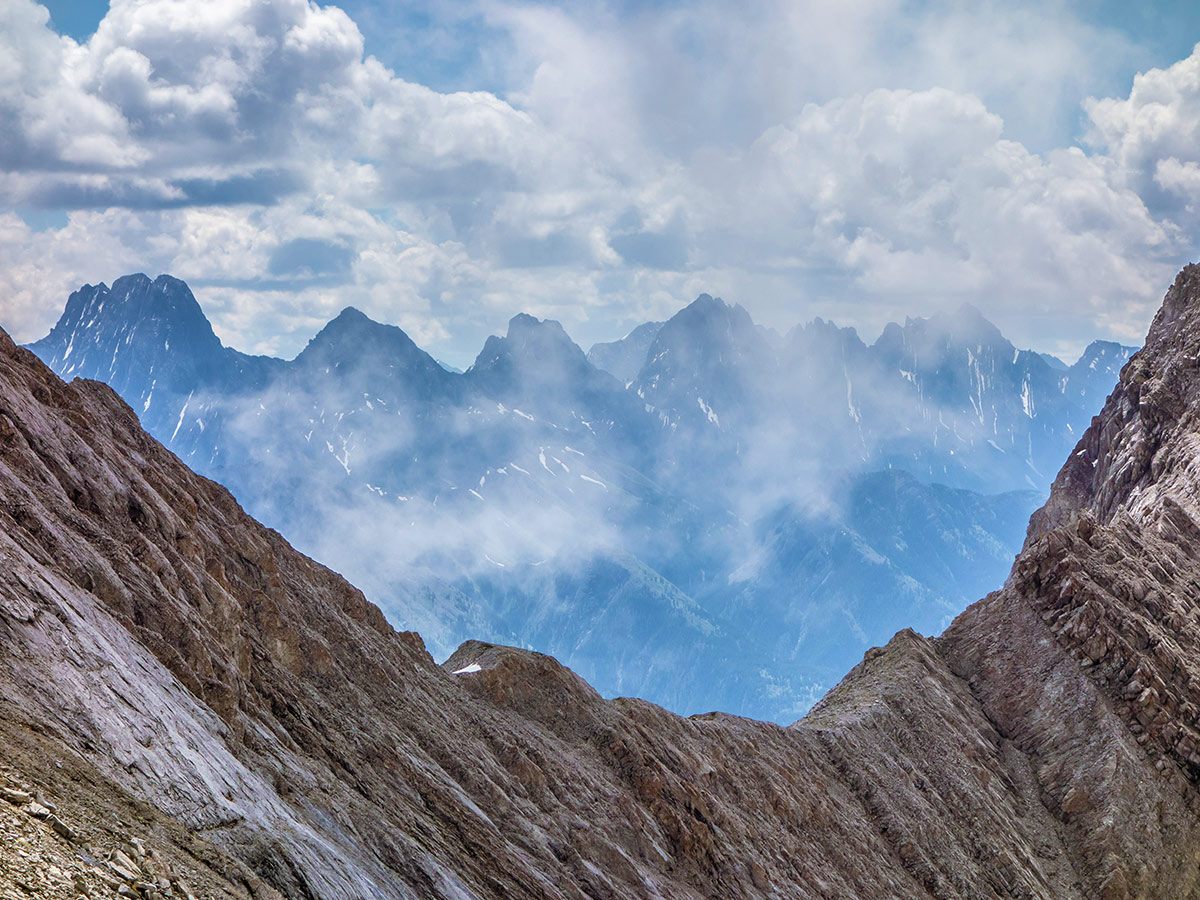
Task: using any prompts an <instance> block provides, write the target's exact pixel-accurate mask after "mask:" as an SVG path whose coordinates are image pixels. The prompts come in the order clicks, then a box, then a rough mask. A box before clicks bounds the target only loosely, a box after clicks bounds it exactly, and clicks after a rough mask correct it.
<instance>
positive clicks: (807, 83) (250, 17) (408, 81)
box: [0, 0, 1200, 366]
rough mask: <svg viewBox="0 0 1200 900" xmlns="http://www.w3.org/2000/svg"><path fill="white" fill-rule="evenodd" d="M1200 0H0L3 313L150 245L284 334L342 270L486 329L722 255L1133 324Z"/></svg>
mask: <svg viewBox="0 0 1200 900" xmlns="http://www.w3.org/2000/svg"><path fill="white" fill-rule="evenodd" d="M1197 7H1198V5H1197V4H1194V3H1155V4H1127V3H1117V2H1110V0H1092V2H1083V0H1080V2H1069V0H1039V2H1023V0H1014V2H1005V3H999V2H997V3H992V2H987V0H983V2H954V0H926V2H906V0H843V2H839V3H836V4H835V3H829V2H826V0H792V2H772V0H762V2H759V3H755V4H743V3H736V2H726V0H698V2H689V3H687V4H680V3H668V2H664V3H639V2H633V0H613V2H608V3H603V2H601V3H596V2H586V3H585V2H570V0H566V2H559V3H512V2H505V0H442V2H436V3H432V2H421V0H413V2H409V3H393V2H385V0H348V2H347V3H345V4H344V5H342V6H333V5H318V4H316V3H310V2H306V0H270V2H267V0H207V2H204V3H197V2H191V0H113V2H112V3H111V4H106V3H96V2H88V0H55V2H52V3H50V4H49V7H46V6H41V5H38V4H36V3H34V2H32V0H0V324H2V325H3V326H4V327H5V328H6V329H7V330H8V331H9V332H10V333H11V334H12V335H13V336H14V337H15V338H16V339H17V340H19V341H27V340H33V339H36V338H38V337H40V336H41V335H42V334H44V333H45V332H46V331H47V330H48V329H49V327H50V326H51V325H52V324H53V322H54V321H55V320H56V318H57V316H58V314H59V313H60V312H61V310H62V307H63V304H64V303H65V300H66V297H67V295H68V293H69V292H70V291H71V290H73V289H75V288H77V287H78V286H80V285H82V284H84V283H96V282H100V281H104V282H107V283H111V282H112V281H113V280H114V279H115V278H117V277H119V276H120V275H122V274H127V273H129V272H135V271H142V272H146V273H147V274H149V275H151V276H155V275H158V274H160V273H169V274H172V275H175V276H177V277H180V278H183V279H185V280H186V281H187V282H188V283H189V284H190V285H191V287H192V289H193V291H194V292H195V293H196V295H197V297H198V299H199V300H200V302H201V304H202V306H203V307H204V308H205V310H206V312H207V313H208V314H209V317H210V318H211V319H212V320H213V325H214V328H215V329H216V331H217V333H218V334H219V335H220V336H221V337H222V339H223V340H224V341H225V342H226V343H227V344H230V345H232V346H234V347H237V348H238V349H240V350H244V351H247V352H253V353H270V354H273V355H279V356H285V357H290V356H292V355H294V354H295V353H296V352H298V351H299V350H300V349H301V348H302V347H303V346H304V344H305V343H306V341H307V340H308V339H309V338H310V337H311V336H312V335H313V334H314V333H315V332H316V331H317V330H319V328H320V327H321V326H322V325H323V324H324V323H325V322H326V321H328V320H329V319H331V318H332V317H333V316H335V315H336V314H337V312H338V311H339V310H340V309H342V308H343V307H345V306H348V305H353V306H356V307H358V308H359V309H361V310H363V311H364V312H366V313H367V314H368V315H370V316H372V317H373V318H375V319H377V320H380V321H385V322H389V323H394V324H397V325H400V326H401V327H402V328H404V329H405V330H406V331H407V332H408V333H409V334H410V335H411V336H412V337H413V338H414V340H416V341H417V343H419V344H420V345H421V346H423V347H424V348H426V349H427V350H429V351H430V352H431V353H433V354H434V355H435V356H437V357H439V358H441V359H443V360H446V361H448V362H450V363H453V364H455V365H459V366H465V365H468V364H469V363H470V362H471V360H472V359H473V358H474V355H475V353H476V352H478V350H479V348H480V347H481V346H482V344H483V341H484V338H485V337H486V336H487V335H488V334H491V333H500V332H503V330H504V328H505V326H506V323H507V321H508V319H509V318H510V317H511V316H512V315H514V314H515V313H517V312H521V311H524V312H529V313H532V314H534V315H537V316H540V317H549V318H554V319H558V320H559V321H561V322H562V323H563V325H564V326H565V327H566V328H567V330H568V332H569V333H570V334H571V335H572V336H573V337H574V338H575V340H576V341H578V342H579V343H580V344H581V345H582V346H584V347H585V348H586V347H587V346H589V345H590V344H591V343H592V342H594V341H599V340H612V339H615V338H618V337H620V336H621V335H623V334H624V333H626V332H628V331H629V330H631V329H632V328H633V327H634V326H636V325H637V324H639V323H640V322H643V321H647V320H653V319H662V318H665V317H667V316H669V315H671V314H672V313H673V312H675V311H676V310H677V309H679V308H680V307H682V306H683V305H685V304H686V303H688V302H689V301H690V300H692V299H694V298H695V296H696V295H698V294H699V293H701V292H708V293H712V294H715V295H718V296H721V297H723V298H724V299H726V300H727V301H729V302H737V303H740V304H742V305H743V306H745V307H746V308H747V309H748V310H749V311H750V312H751V314H752V315H753V316H754V318H755V319H756V320H757V321H759V322H762V323H764V324H767V325H770V326H772V327H775V328H778V329H780V330H786V329H787V328H789V327H791V326H792V325H794V324H797V323H799V322H803V321H808V320H811V319H812V318H814V317H816V316H821V317H823V318H826V319H832V320H834V321H836V322H838V323H839V324H844V325H853V326H856V327H858V328H859V329H860V331H861V332H862V334H863V336H864V337H865V338H866V339H868V340H870V339H873V338H874V337H875V336H876V335H877V334H878V333H879V331H880V329H881V328H882V326H883V325H884V324H885V323H886V322H888V321H891V320H899V321H903V319H904V318H905V317H907V316H920V315H929V314H932V313H935V312H937V311H939V310H943V309H948V308H953V307H957V306H958V305H961V304H962V303H964V302H969V303H972V304H974V305H975V306H977V307H979V308H980V309H982V310H983V311H984V312H985V314H986V315H987V316H988V317H989V318H990V319H992V321H994V322H995V323H996V324H997V325H998V326H999V327H1000V328H1001V330H1002V331H1004V333H1005V334H1006V335H1007V336H1008V337H1009V338H1010V339H1012V340H1013V341H1014V342H1015V343H1017V344H1018V345H1019V346H1023V347H1032V348H1034V349H1038V350H1042V351H1046V352H1053V353H1057V354H1059V355H1060V356H1062V357H1063V358H1065V359H1068V360H1070V359H1073V358H1074V357H1075V356H1076V355H1077V354H1078V353H1079V351H1080V350H1081V349H1082V347H1083V346H1084V345H1085V344H1086V343H1087V342H1088V341H1090V340H1092V339H1093V338H1106V339H1114V340H1120V341H1122V342H1124V343H1139V342H1140V340H1141V338H1142V336H1143V335H1144V333H1145V329H1146V327H1147V325H1148V324H1149V321H1150V318H1151V317H1152V315H1153V313H1154V311H1155V309H1156V308H1157V306H1158V304H1159V302H1160V300H1161V297H1162V295H1163V293H1164V292H1165V290H1166V288H1167V287H1168V286H1169V284H1170V281H1171V279H1172V278H1173V276H1174V273H1175V271H1176V270H1177V269H1178V268H1179V267H1180V266H1181V265H1182V264H1183V263H1185V262H1189V261H1193V260H1195V258H1196V256H1197V238H1196V235H1197V227H1198V225H1200V214H1198V212H1197V209H1198V205H1197V200H1198V199H1200V51H1197V50H1196V48H1195V44H1196V42H1197V41H1200V9H1198V8H1197Z"/></svg>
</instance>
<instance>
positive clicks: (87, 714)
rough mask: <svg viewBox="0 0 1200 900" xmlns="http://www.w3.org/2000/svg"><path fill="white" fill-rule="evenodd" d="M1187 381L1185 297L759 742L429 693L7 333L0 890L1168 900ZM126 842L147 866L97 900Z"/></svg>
mask: <svg viewBox="0 0 1200 900" xmlns="http://www.w3.org/2000/svg"><path fill="white" fill-rule="evenodd" d="M1198 359H1200V269H1197V268H1195V267H1189V268H1188V269H1185V270H1184V272H1183V273H1181V275H1180V277H1179V279H1178V280H1177V281H1176V283H1175V285H1174V287H1172V289H1171V291H1170V292H1169V293H1168V295H1167V299H1166V303H1165V304H1164V307H1163V310H1162V312H1161V313H1160V314H1159V316H1158V318H1157V319H1156V320H1155V323H1154V325H1153V327H1152V329H1151V331H1150V336H1149V339H1148V341H1147V346H1146V348H1145V349H1144V350H1143V351H1142V352H1141V353H1139V354H1138V355H1137V356H1136V357H1135V358H1134V359H1133V360H1131V361H1130V363H1129V364H1128V365H1127V366H1126V368H1125V370H1124V372H1123V374H1122V378H1121V382H1120V384H1119V386H1118V388H1117V389H1116V391H1115V392H1114V393H1113V395H1112V397H1111V398H1110V399H1109V401H1108V403H1107V405H1106V406H1105V409H1104V411H1103V412H1102V414H1101V415H1100V416H1098V417H1097V418H1096V419H1095V420H1094V421H1093V424H1092V426H1091V428H1090V429H1089V430H1088V432H1087V433H1086V434H1085V435H1084V437H1083V439H1082V440H1081V441H1080V444H1079V446H1078V447H1077V448H1076V450H1075V451H1074V453H1073V455H1072V456H1071V458H1070V460H1069V461H1068V463H1067V465H1066V466H1065V467H1064V468H1063V470H1062V472H1061V474H1060V475H1059V477H1058V480H1057V481H1056V483H1055V487H1054V491H1053V494H1052V496H1051V499H1050V501H1049V502H1048V503H1047V505H1046V507H1045V509H1044V510H1042V511H1041V512H1040V513H1039V514H1038V515H1036V516H1035V517H1034V519H1033V521H1032V522H1031V525H1030V530H1029V536H1028V540H1027V542H1026V546H1025V549H1024V551H1023V553H1022V554H1021V556H1020V557H1019V558H1018V560H1017V562H1016V564H1015V566H1014V568H1013V571H1012V575H1011V576H1010V578H1009V579H1008V581H1007V583H1006V584H1005V585H1004V586H1003V588H1001V589H1000V590H998V591H996V592H995V593H993V594H991V595H989V596H988V597H986V598H984V599H983V600H981V601H980V602H979V603H977V604H976V605H975V606H973V607H971V608H970V609H969V610H968V611H967V612H965V613H964V614H963V615H962V616H960V617H959V618H958V619H957V620H956V621H955V623H954V624H953V626H952V627H951V628H950V629H949V630H948V631H947V632H946V633H945V634H944V635H942V636H941V637H939V638H937V639H932V640H931V639H928V638H925V637H921V636H919V635H917V634H915V633H913V632H911V631H904V632H901V633H900V634H898V635H897V636H896V637H895V638H894V639H893V640H892V641H891V642H890V643H889V644H888V645H887V646H886V647H883V648H879V649H876V650H872V651H870V652H869V653H868V654H867V656H866V658H865V659H864V660H863V662H862V663H861V664H860V665H859V666H857V667H856V668H855V669H854V670H853V671H852V672H851V673H850V674H849V675H848V676H847V677H846V679H845V680H844V681H843V682H842V683H841V684H840V685H839V686H838V687H836V688H835V689H834V690H833V691H831V692H830V693H829V694H828V696H827V697H826V698H825V699H824V700H823V701H822V702H821V703H819V704H818V705H817V706H816V707H815V708H814V710H813V711H812V713H811V714H810V715H809V716H807V717H806V718H805V719H803V720H801V721H800V722H797V723H796V724H794V725H792V726H791V727H788V728H781V727H778V726H776V725H771V724H765V723H759V722H753V721H749V720H745V719H739V718H736V717H732V716H727V715H722V714H719V713H717V714H710V715H704V716H693V717H691V718H687V719H684V718H680V717H678V716H675V715H672V714H670V713H667V712H666V711H664V710H662V709H660V708H658V707H655V706H653V705H651V704H649V703H645V702H643V701H638V700H628V699H620V700H615V701H606V700H604V699H603V698H601V697H600V696H599V695H598V694H596V693H595V691H593V690H592V689H591V688H590V687H589V686H588V685H587V684H586V683H585V682H584V681H583V680H582V679H580V678H579V677H577V676H576V675H574V674H573V673H572V672H570V671H568V670H567V669H565V668H563V667H562V666H560V665H559V664H558V663H557V662H555V661H554V660H553V659H552V658H550V657H546V656H542V655H539V654H535V653H529V652H525V651H520V650H515V649H512V648H506V647H498V646H495V645H492V644H483V643H477V642H469V643H467V644H464V645H463V646H462V647H461V648H460V649H459V650H458V652H457V653H455V654H454V656H453V657H451V659H449V660H448V661H447V662H446V663H445V664H444V666H437V665H436V664H435V663H434V661H433V660H432V659H431V658H430V656H429V655H428V654H427V653H426V652H425V650H424V647H423V645H422V643H421V640H420V638H419V637H418V636H416V635H414V634H401V633H396V632H394V631H393V630H392V629H391V628H390V627H389V626H388V625H387V623H386V622H385V620H384V619H383V617H382V615H381V614H380V613H379V612H378V610H376V609H375V608H374V607H373V606H371V605H370V604H368V603H367V602H366V601H365V600H364V598H363V597H362V595H361V594H360V593H359V592H358V591H356V590H355V589H354V588H352V587H351V586H350V585H348V584H346V583H345V582H344V581H343V580H342V579H341V578H339V577H338V576H337V575H335V574H334V573H332V572H330V571H328V570H326V569H324V568H322V567H321V566H319V565H317V564H316V563H313V562H312V561H311V560H309V559H307V558H305V557H303V556H301V555H300V554H298V553H296V552H295V551H293V550H292V549H291V548H290V547H289V546H288V545H287V544H286V543H285V542H284V541H283V540H282V538H280V537H279V536H278V535H277V534H275V533H274V532H271V531H269V530H267V529H264V528H263V527H261V526H259V525H258V524H257V523H255V522H254V521H253V520H252V519H250V518H249V517H248V516H246V515H245V514H244V513H243V512H242V510H241V509H240V508H239V507H238V505H237V504H236V503H235V502H234V500H233V499H232V497H231V496H230V495H229V494H228V493H227V492H226V491H225V490H224V489H222V488H221V487H219V486H218V485H216V484H214V483H212V482H209V481H206V480H205V479H203V478H200V477H198V476H196V475H195V474H193V473H192V472H190V471H189V470H188V469H187V468H186V467H184V466H183V465H182V464H181V463H180V462H179V461H178V460H177V459H176V458H174V457H173V456H172V455H171V454H169V453H168V452H167V451H165V450H164V449H163V448H162V447H161V446H160V445H158V444H157V443H156V442H154V441H153V440H152V439H151V438H149V437H148V436H146V435H145V434H144V433H143V432H142V431H141V429H140V428H139V427H138V423H137V419H136V417H135V416H134V414H133V412H132V411H131V410H130V409H129V408H128V407H127V406H125V405H124V404H123V403H122V402H121V401H120V400H119V399H117V397H116V395H115V394H113V393H112V392H111V391H110V390H108V389H107V388H105V387H103V386H101V385H99V384H97V383H94V382H85V381H75V382H72V383H71V384H69V385H67V384H64V383H62V382H61V381H59V380H58V379H57V378H56V377H55V376H54V375H52V374H51V373H50V372H49V371H48V370H47V369H46V368H45V367H44V366H42V365H41V364H40V363H39V362H38V361H37V360H36V359H35V358H34V357H33V356H32V354H30V353H28V352H26V351H23V350H20V349H18V348H16V347H14V346H13V345H12V344H11V342H9V341H8V340H7V338H2V339H0V559H3V565H4V569H5V577H4V578H3V580H2V581H0V729H3V733H4V734H5V735H17V736H20V741H16V740H15V739H14V740H13V741H10V742H7V743H5V744H4V745H3V746H4V751H3V752H4V753H5V754H6V756H5V758H4V760H3V761H2V762H3V764H4V765H5V766H6V769H5V770H4V774H5V775H6V776H7V778H8V780H7V782H6V785H7V786H6V787H5V790H8V791H10V792H12V793H14V794H15V795H18V796H17V798H16V801H15V803H14V802H13V801H5V802H4V803H3V804H2V805H0V829H4V830H5V832H4V833H6V834H7V833H9V830H10V829H16V831H13V832H12V833H13V834H16V833H17V832H20V834H21V835H22V836H24V838H23V839H27V840H28V841H29V842H34V843H35V844H36V846H37V847H38V848H40V849H39V850H38V851H37V852H38V853H39V854H41V855H31V854H30V851H27V850H22V849H20V847H21V846H22V845H18V844H17V843H15V842H13V841H10V842H7V843H5V844H4V845H3V846H2V847H0V892H3V891H8V893H9V894H11V895H12V896H23V895H24V894H25V893H34V894H36V893H38V892H43V893H46V894H47V895H51V896H53V895H55V894H54V892H55V891H59V890H60V889H61V890H63V891H66V893H64V894H63V896H67V895H69V894H70V893H71V890H72V889H74V888H75V887H77V885H76V882H75V873H78V874H79V878H80V879H81V881H80V882H79V884H80V885H82V887H79V890H80V892H84V891H86V892H90V893H91V895H94V896H98V895H103V892H104V891H116V890H118V889H119V888H120V887H121V886H122V885H124V886H125V889H126V890H127V891H128V890H134V891H138V890H141V891H142V895H143V896H149V894H150V891H151V890H155V891H158V892H159V893H161V894H162V895H163V896H166V892H167V891H168V890H170V891H172V892H173V894H172V895H173V896H179V895H182V896H187V893H186V891H184V889H183V888H180V887H178V886H177V884H176V882H172V881H171V878H172V877H174V878H175V879H176V881H177V882H179V883H184V884H187V885H190V887H188V890H190V891H192V892H194V893H197V894H199V891H198V887H200V886H201V882H202V884H203V887H204V890H205V891H206V892H207V893H208V895H211V896H221V892H222V891H224V892H225V893H226V894H227V895H229V896H246V895H254V896H264V897H268V896H274V892H278V893H280V894H282V895H284V896H287V897H297V898H362V897H379V898H392V897H395V898H402V897H444V898H456V900H457V898H468V897H478V898H499V897H506V898H512V897H529V898H534V897H536V898H583V897H622V898H624V897H646V898H701V897H706V898H734V897H738V898H741V897H746V898H749V897H797V898H882V897H887V898H914V900H915V898H938V900H941V898H963V900H966V898H1055V900H1074V898H1079V900H1082V898H1103V900H1125V898H1130V900H1132V898H1141V900H1156V898H1163V900H1167V898H1172V900H1177V898H1196V897H1200V790H1198V784H1197V782H1198V779H1200V721H1198V717H1200V496H1198V495H1200V487H1198V486H1200V478H1198V477H1197V475H1198V474H1200V473H1198V470H1197V467H1198V466H1200V363H1198V361H1197V360H1198ZM10 748H11V749H10ZM60 765H61V767H62V768H60ZM68 770H69V772H68ZM60 772H68V774H67V775H63V774H60ZM38 791H41V792H42V793H43V795H44V797H45V799H49V800H50V801H51V802H52V803H54V802H56V801H55V800H54V797H55V796H66V797H69V798H74V799H72V800H71V801H70V802H69V803H67V802H64V803H62V804H61V805H60V809H59V811H56V812H55V813H54V814H53V815H54V816H55V819H54V821H58V822H60V824H61V825H62V826H63V827H62V829H57V830H56V829H55V828H54V826H53V822H52V821H50V819H49V817H46V818H44V819H36V817H32V816H29V814H28V812H24V811H22V808H23V807H25V806H28V805H29V804H32V803H38V804H39V805H41V806H42V807H43V808H46V809H48V807H47V806H46V804H44V803H42V802H41V799H40V798H39V797H38V794H37V792H38ZM85 797H86V798H94V799H87V800H84V799H82V798H85ZM4 807H9V808H7V809H6V808H4ZM122 809H125V810H132V809H136V810H139V812H138V814H137V815H138V816H139V817H140V818H139V820H138V823H136V824H137V827H136V828H135V827H134V825H135V823H134V822H133V821H132V814H131V813H128V812H126V813H123V814H122V813H121V812H120V810H122ZM122 815H123V816H124V819H123V821H124V823H125V824H124V825H122V824H121V822H120V821H118V819H119V818H120V817H121V816H122ZM22 816H24V817H25V818H21V817H22ZM14 822H15V823H16V824H13V823H14ZM46 822H49V823H50V824H45V823H46ZM105 829H107V830H105ZM135 831H140V832H141V833H140V834H134V833H133V832H135ZM64 832H68V833H66V834H64ZM118 832H119V833H118ZM134 838H137V839H138V841H139V844H141V845H142V846H144V847H149V848H150V849H151V850H152V851H153V852H152V853H151V854H150V858H151V860H153V861H154V865H155V868H154V869H149V868H146V866H145V865H142V863H140V862H139V865H142V868H141V870H140V871H139V872H134V871H132V870H129V874H130V875H133V876H134V879H133V880H132V881H128V880H126V881H121V880H120V878H119V877H114V876H113V872H112V867H111V865H109V864H110V863H112V862H113V860H116V864H117V866H118V867H125V868H128V867H126V866H125V865H124V864H125V862H126V861H129V862H138V861H137V860H134V859H133V858H132V857H131V856H130V854H129V852H128V849H127V848H134V849H135V850H136V848H137V847H138V846H139V844H134V843H133V839H134ZM32 845H33V844H29V846H32ZM88 847H90V848H91V849H86V848H88ZM118 852H119V853H120V854H121V856H120V857H118V856H117V855H116V854H117V853H118ZM22 853H24V854H25V855H24V856H22V855H21V854H22ZM85 854H86V858H85V856H84V855H85ZM135 855H136V854H135ZM31 858H32V859H35V860H38V861H39V862H38V864H37V865H26V861H27V860H28V859H31ZM80 860H81V862H77V861H80ZM41 861H44V862H41ZM85 863H86V865H85ZM93 863H94V864H93ZM106 866H108V868H107V869H106V868H105V867H106ZM95 872H107V873H108V876H109V877H110V878H113V880H114V884H110V883H109V882H107V881H104V880H102V879H100V878H99V875H96V874H95ZM159 873H161V874H159ZM118 875H119V873H118ZM139 877H144V878H146V881H144V882H139V881H138V880H137V879H138V878H139ZM151 877H154V878H159V877H161V878H163V879H164V882H163V884H162V885H161V886H160V885H159V883H158V882H157V881H153V882H152V881H150V878H151ZM64 879H66V880H65V881H64ZM89 879H91V880H89ZM189 879H190V880H189ZM68 884H69V885H70V886H71V887H67V885H68ZM130 884H132V885H133V887H130V886H129V885H130ZM114 885H115V886H114ZM139 885H141V887H139ZM150 885H153V886H152V887H151V886H150ZM239 892H240V893H239ZM5 896H7V894H6V895H5Z"/></svg>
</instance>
